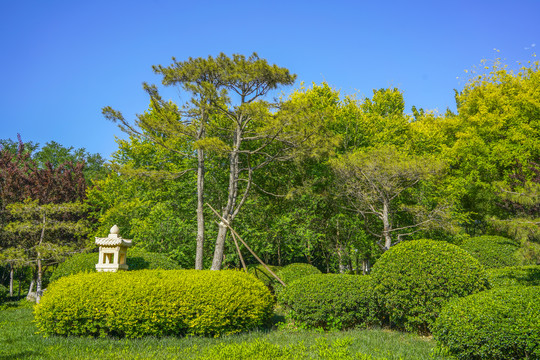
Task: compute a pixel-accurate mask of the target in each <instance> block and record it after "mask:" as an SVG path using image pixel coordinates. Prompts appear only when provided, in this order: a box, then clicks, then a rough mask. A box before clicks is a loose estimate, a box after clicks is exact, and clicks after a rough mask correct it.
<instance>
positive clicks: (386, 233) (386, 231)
mask: <svg viewBox="0 0 540 360" xmlns="http://www.w3.org/2000/svg"><path fill="white" fill-rule="evenodd" d="M382 221H383V237H384V251H386V250H388V249H390V247H391V246H392V237H391V236H390V232H391V230H392V226H391V225H390V220H389V214H388V202H387V201H386V200H385V201H384V202H383V213H382Z"/></svg>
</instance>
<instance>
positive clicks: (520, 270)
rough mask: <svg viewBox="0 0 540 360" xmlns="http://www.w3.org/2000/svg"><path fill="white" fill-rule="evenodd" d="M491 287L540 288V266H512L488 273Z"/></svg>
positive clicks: (490, 270) (491, 270)
mask: <svg viewBox="0 0 540 360" xmlns="http://www.w3.org/2000/svg"><path fill="white" fill-rule="evenodd" d="M487 276H488V280H489V284H490V286H491V287H493V288H495V287H508V286H516V285H522V286H540V266H539V265H530V266H511V267H505V268H499V269H489V270H488V271H487Z"/></svg>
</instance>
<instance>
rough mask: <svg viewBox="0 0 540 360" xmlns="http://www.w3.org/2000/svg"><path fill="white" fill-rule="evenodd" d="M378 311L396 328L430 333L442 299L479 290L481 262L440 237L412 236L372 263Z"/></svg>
mask: <svg viewBox="0 0 540 360" xmlns="http://www.w3.org/2000/svg"><path fill="white" fill-rule="evenodd" d="M371 276H372V281H373V286H374V292H375V295H376V301H377V305H378V311H379V314H378V316H379V317H380V318H381V320H382V321H383V323H385V324H388V325H390V326H393V327H397V328H398V329H404V330H407V331H417V332H421V333H429V329H430V326H431V324H432V323H433V321H434V320H435V319H436V318H437V316H438V314H439V311H440V310H441V308H442V306H443V305H444V304H446V302H447V301H448V300H449V299H451V298H453V297H459V296H466V295H469V294H473V293H476V292H478V291H481V290H484V289H486V287H487V279H486V275H485V272H484V268H483V266H482V265H481V264H480V263H479V262H478V261H477V260H476V259H475V258H473V257H472V256H471V255H470V254H469V253H467V252H466V251H465V250H463V249H460V248H459V247H457V246H456V245H452V244H449V243H447V242H442V241H433V240H415V241H406V242H403V243H400V244H398V245H396V246H394V247H391V248H390V250H388V251H386V252H385V253H384V254H383V255H382V256H381V257H380V258H379V260H378V261H377V263H376V264H375V265H374V266H373V269H372V273H371Z"/></svg>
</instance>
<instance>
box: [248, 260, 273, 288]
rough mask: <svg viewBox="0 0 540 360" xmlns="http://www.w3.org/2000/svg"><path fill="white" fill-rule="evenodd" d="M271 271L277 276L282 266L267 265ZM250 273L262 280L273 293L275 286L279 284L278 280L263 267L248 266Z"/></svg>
mask: <svg viewBox="0 0 540 360" xmlns="http://www.w3.org/2000/svg"><path fill="white" fill-rule="evenodd" d="M267 266H268V267H269V268H270V270H272V271H273V272H274V274H276V273H277V272H278V271H279V270H280V269H281V266H273V265H267ZM248 272H249V273H250V274H253V276H255V277H256V278H257V279H259V280H261V281H262V282H263V283H264V285H266V287H268V289H270V291H273V289H274V284H275V283H276V282H277V280H276V278H275V277H274V276H273V275H272V274H270V273H269V272H268V270H266V268H265V267H264V266H262V265H260V264H259V265H248Z"/></svg>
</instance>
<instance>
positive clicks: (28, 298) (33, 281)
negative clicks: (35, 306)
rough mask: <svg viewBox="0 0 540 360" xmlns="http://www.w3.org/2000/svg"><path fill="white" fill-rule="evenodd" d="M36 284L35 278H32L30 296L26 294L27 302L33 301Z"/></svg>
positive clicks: (29, 289) (29, 288)
mask: <svg viewBox="0 0 540 360" xmlns="http://www.w3.org/2000/svg"><path fill="white" fill-rule="evenodd" d="M35 283H36V279H35V277H33V278H32V281H30V286H29V287H28V294H26V299H27V300H32V297H33V296H32V290H34V284H35Z"/></svg>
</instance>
